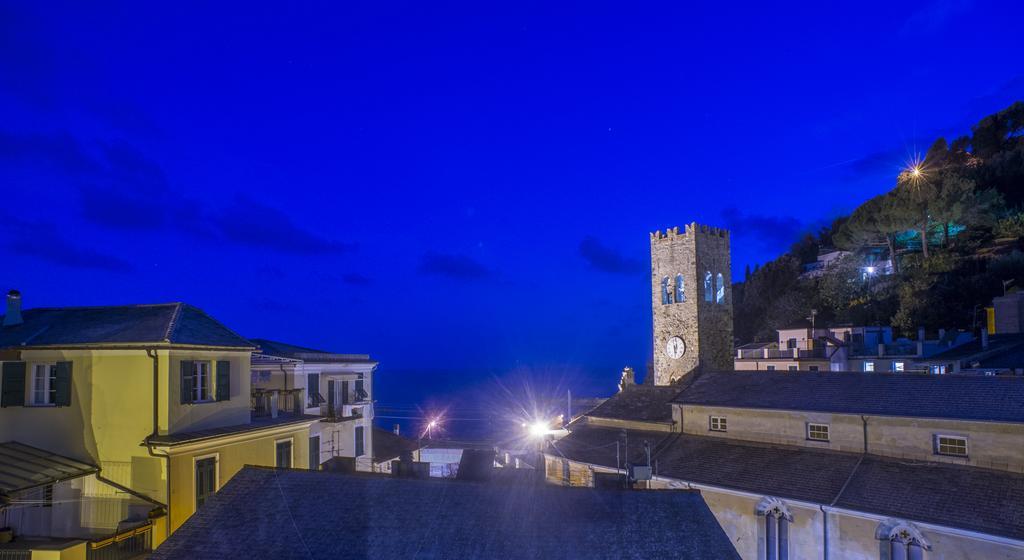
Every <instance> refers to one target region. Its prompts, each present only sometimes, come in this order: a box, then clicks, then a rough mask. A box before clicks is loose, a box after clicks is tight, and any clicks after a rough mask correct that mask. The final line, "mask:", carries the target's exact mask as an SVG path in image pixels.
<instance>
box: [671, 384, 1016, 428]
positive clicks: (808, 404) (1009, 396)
mask: <svg viewBox="0 0 1024 560" xmlns="http://www.w3.org/2000/svg"><path fill="white" fill-rule="evenodd" d="M675 402H677V403H681V404H692V405H704V406H725V407H736V408H759V409H775V410H806V411H818V412H832V413H845V414H877V415H883V416H913V417H918V418H949V419H955V420H985V421H996V422H1024V378H1021V377H983V376H973V375H919V374H909V373H906V374H886V373H849V372H771V371H749V372H748V371H725V372H705V373H704V374H702V375H701V376H700V377H699V378H697V379H696V380H695V381H694V383H693V384H692V385H691V386H690V387H689V388H687V389H686V390H684V391H683V392H682V393H681V394H680V395H679V396H678V397H677V398H676V399H675Z"/></svg>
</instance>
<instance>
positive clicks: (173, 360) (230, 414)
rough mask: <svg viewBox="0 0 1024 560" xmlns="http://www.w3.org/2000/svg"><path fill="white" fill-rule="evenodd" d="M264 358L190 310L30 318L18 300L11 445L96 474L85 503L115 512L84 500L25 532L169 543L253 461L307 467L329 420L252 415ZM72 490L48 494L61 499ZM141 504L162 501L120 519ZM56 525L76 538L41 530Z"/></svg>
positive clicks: (108, 310)
mask: <svg viewBox="0 0 1024 560" xmlns="http://www.w3.org/2000/svg"><path fill="white" fill-rule="evenodd" d="M253 350H254V345H253V344H252V343H251V342H249V341H248V340H246V339H245V338H243V337H241V336H239V335H237V334H236V333H234V332H233V331H231V330H230V329H228V328H227V327H225V326H224V325H222V324H221V323H219V322H217V321H216V320H215V319H213V318H212V317H210V316H208V315H206V314H205V313H204V312H203V311H201V310H200V309H198V308H196V307H193V306H190V305H187V304H183V303H171V304H158V305H131V306H115V307H78V308H53V309H28V310H25V311H22V310H21V309H20V295H19V294H17V293H12V294H10V295H9V296H8V310H7V314H6V315H5V316H4V322H3V326H2V327H0V369H2V376H0V395H2V403H0V443H2V442H18V443H19V444H24V445H27V446H31V447H32V448H38V449H41V450H45V451H47V452H50V453H54V454H58V455H60V456H63V457H67V458H70V459H73V460H75V461H80V462H81V463H84V464H87V465H92V466H94V467H95V470H96V473H95V477H96V479H97V483H95V484H88V485H86V486H87V488H84V489H83V490H82V492H81V495H80V497H79V498H78V501H80V502H82V504H85V503H86V502H88V501H90V500H92V501H97V500H98V501H103V502H104V503H105V504H106V505H105V512H106V513H105V516H104V519H105V521H104V522H103V523H100V522H98V521H97V516H95V515H91V514H90V513H89V512H85V509H86V508H85V505H82V507H81V508H78V511H76V512H75V515H76V517H75V522H74V523H70V525H69V523H68V522H66V521H61V520H50V521H47V522H46V523H43V524H42V525H40V524H38V523H36V524H27V525H25V526H24V527H21V528H20V529H19V527H14V530H15V533H16V535H18V534H19V530H20V536H22V537H25V538H28V537H32V536H36V537H47V536H50V537H64V538H81V539H83V540H86V541H89V542H90V543H94V542H102V540H103V539H102V538H101V537H102V536H103V534H104V531H106V533H108V534H115V533H119V532H121V531H122V530H123V529H124V528H125V527H126V526H131V527H136V526H147V527H149V530H150V531H151V537H150V539H151V545H152V546H154V547H155V546H156V545H158V544H159V543H160V542H162V541H163V539H165V538H166V536H167V535H168V534H169V533H170V532H173V531H174V530H175V529H176V528H177V527H179V526H180V525H181V524H182V523H184V521H185V520H186V519H188V518H189V516H191V515H192V513H193V512H195V511H196V508H197V507H201V506H202V504H203V502H204V501H205V500H206V499H207V498H209V496H210V495H212V494H213V493H214V492H216V490H217V489H218V488H220V486H221V485H223V484H224V483H225V482H227V480H229V479H230V478H231V477H232V476H233V475H234V474H235V473H236V472H238V471H239V470H240V469H241V468H242V467H243V466H244V465H247V464H250V465H265V466H287V467H294V468H307V467H308V457H309V451H308V447H307V446H308V442H309V428H310V426H311V425H312V424H314V423H315V422H317V421H318V419H317V418H316V417H311V416H307V415H304V414H275V415H274V416H272V417H261V418H257V419H253V418H252V417H251V391H250V385H251V381H250V362H251V355H252V351H253ZM2 476H3V473H0V478H2ZM47 480H50V479H43V481H44V482H45V481H47ZM65 482H66V481H65V480H61V479H53V480H50V482H49V484H45V485H43V486H41V487H40V488H42V490H41V491H43V492H50V493H52V492H53V489H52V487H53V486H54V485H59V484H63V483H65ZM0 489H2V486H0ZM31 490H32V491H39V489H38V488H32V489H31ZM0 491H2V490H0ZM28 491H29V490H26V492H28ZM129 498H130V499H131V500H135V501H138V500H142V501H148V502H150V504H151V505H150V508H149V509H150V511H149V512H148V515H147V519H141V520H140V519H138V516H137V514H134V515H135V517H131V516H130V515H129V513H128V508H127V506H124V507H121V509H120V511H121V513H122V514H124V515H125V516H126V517H125V518H123V519H116V518H117V511H119V510H118V507H119V506H118V505H117V499H123V500H125V499H129ZM17 501H18V500H14V502H15V503H14V504H13V505H12V506H9V507H7V508H4V509H5V510H7V511H6V512H4V513H5V514H6V516H7V519H8V522H11V520H14V521H15V522H16V521H17V520H18V519H22V518H23V517H24V516H23V515H22V514H21V513H19V510H27V508H28V507H29V506H25V507H21V506H19V505H18V504H17V503H16V502H17ZM66 509H68V508H54V509H52V510H51V511H50V512H46V513H47V514H48V515H49V516H50V517H54V516H59V515H67V512H66V511H63V510H66ZM58 510H60V511H58ZM111 510H113V511H114V513H111ZM83 512H84V513H83ZM36 517H38V516H36ZM104 523H105V524H106V526H102V525H103V524H104ZM2 524H3V519H2V518H0V525H2ZM12 525H13V523H12ZM74 525H77V526H74ZM54 526H60V527H62V528H63V529H62V530H61V532H60V533H59V534H51V535H45V534H42V535H39V534H37V535H32V534H31V533H33V532H36V533H38V532H45V530H46V528H47V527H49V528H52V527H54ZM50 532H51V533H54V531H52V530H51V531H50Z"/></svg>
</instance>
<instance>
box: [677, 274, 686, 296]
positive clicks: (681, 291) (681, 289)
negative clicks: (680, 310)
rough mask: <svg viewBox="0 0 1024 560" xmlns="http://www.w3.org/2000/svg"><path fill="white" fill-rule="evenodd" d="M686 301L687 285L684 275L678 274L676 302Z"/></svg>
mask: <svg viewBox="0 0 1024 560" xmlns="http://www.w3.org/2000/svg"><path fill="white" fill-rule="evenodd" d="M684 301H686V285H685V284H684V283H683V275H682V274H676V303H682V302H684Z"/></svg>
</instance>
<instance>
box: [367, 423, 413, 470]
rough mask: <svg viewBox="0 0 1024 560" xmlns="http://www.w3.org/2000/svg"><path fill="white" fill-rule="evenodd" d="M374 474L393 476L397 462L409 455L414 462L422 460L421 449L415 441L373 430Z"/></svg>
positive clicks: (384, 431)
mask: <svg viewBox="0 0 1024 560" xmlns="http://www.w3.org/2000/svg"><path fill="white" fill-rule="evenodd" d="M371 441H372V442H373V472H376V473H385V474H391V472H392V466H393V464H394V462H395V461H399V460H401V459H402V456H403V455H408V457H409V458H410V459H412V460H413V461H419V460H420V448H421V447H422V446H421V445H420V444H419V443H417V442H416V441H415V440H411V439H409V438H406V437H402V436H400V435H398V434H396V433H394V432H389V431H387V430H382V429H380V428H373V438H372V440H371Z"/></svg>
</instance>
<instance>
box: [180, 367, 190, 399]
mask: <svg viewBox="0 0 1024 560" xmlns="http://www.w3.org/2000/svg"><path fill="white" fill-rule="evenodd" d="M192 382H193V373H192V361H191V360H182V361H181V404H190V403H191V402H192Z"/></svg>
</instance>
